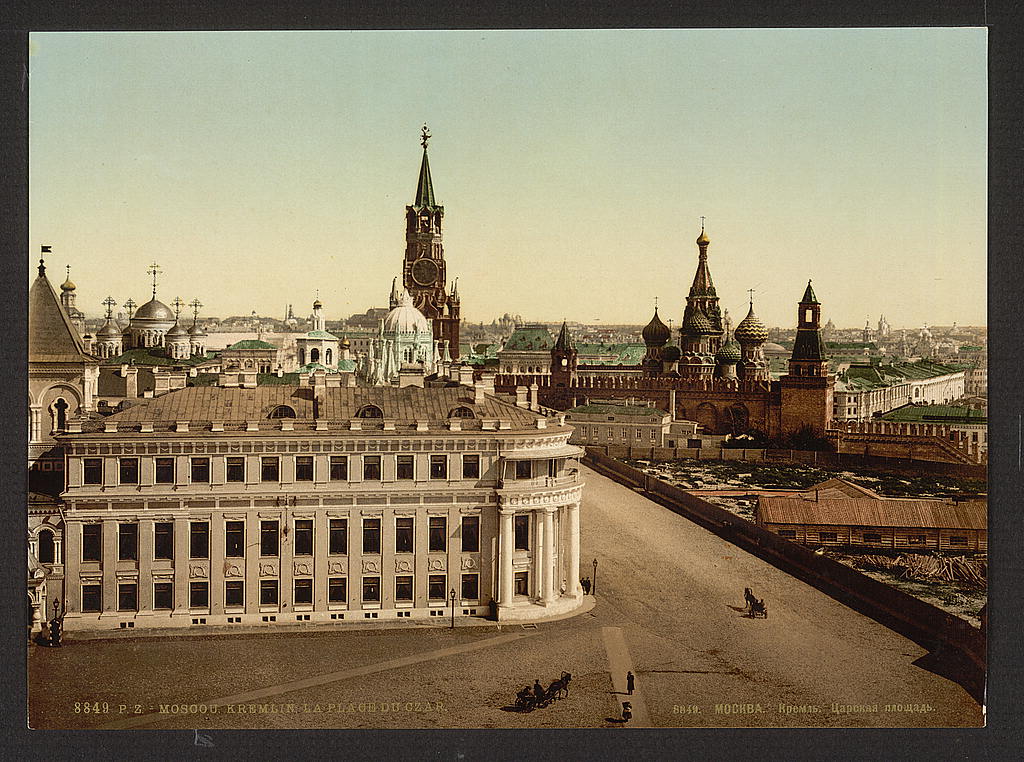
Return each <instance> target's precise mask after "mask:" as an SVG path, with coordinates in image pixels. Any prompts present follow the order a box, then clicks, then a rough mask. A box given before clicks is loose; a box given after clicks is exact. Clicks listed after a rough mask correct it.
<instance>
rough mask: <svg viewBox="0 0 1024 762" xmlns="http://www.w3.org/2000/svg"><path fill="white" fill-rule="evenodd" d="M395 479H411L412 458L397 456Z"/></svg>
mask: <svg viewBox="0 0 1024 762" xmlns="http://www.w3.org/2000/svg"><path fill="white" fill-rule="evenodd" d="M397 461H398V463H397V466H396V473H395V475H396V477H397V478H399V479H412V478H413V456H412V455H399V456H398V458H397Z"/></svg>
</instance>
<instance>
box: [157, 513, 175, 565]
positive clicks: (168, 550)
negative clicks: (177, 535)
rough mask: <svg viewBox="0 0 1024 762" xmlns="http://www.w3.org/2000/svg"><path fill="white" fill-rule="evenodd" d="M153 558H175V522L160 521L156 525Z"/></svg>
mask: <svg viewBox="0 0 1024 762" xmlns="http://www.w3.org/2000/svg"><path fill="white" fill-rule="evenodd" d="M153 558H162V559H173V558H174V522H172V521H158V522H157V523H156V524H155V525H154V527H153Z"/></svg>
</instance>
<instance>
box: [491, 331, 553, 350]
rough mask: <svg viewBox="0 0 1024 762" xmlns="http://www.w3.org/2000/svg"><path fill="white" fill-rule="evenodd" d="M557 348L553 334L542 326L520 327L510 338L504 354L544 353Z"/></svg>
mask: <svg viewBox="0 0 1024 762" xmlns="http://www.w3.org/2000/svg"><path fill="white" fill-rule="evenodd" d="M553 346H555V340H554V338H553V337H552V336H551V333H550V332H549V331H548V329H547V328H545V327H544V326H542V325H524V326H519V327H518V328H516V329H515V330H514V331H512V335H511V336H509V337H508V340H507V341H506V342H505V346H503V347H502V348H501V351H503V352H523V351H531V350H533V351H544V352H550V351H551V348H552V347H553Z"/></svg>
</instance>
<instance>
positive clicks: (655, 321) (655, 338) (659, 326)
mask: <svg viewBox="0 0 1024 762" xmlns="http://www.w3.org/2000/svg"><path fill="white" fill-rule="evenodd" d="M640 335H641V336H643V338H644V344H646V345H647V346H649V347H661V346H664V345H665V344H667V343H668V340H669V339H671V338H672V332H671V331H669V329H668V326H667V325H665V324H664V323H662V322H661V318H659V317H658V308H657V307H655V308H654V317H652V318H651V322H650V323H648V324H647V325H646V326H644V330H643V331H641V333H640Z"/></svg>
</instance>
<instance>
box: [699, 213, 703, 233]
mask: <svg viewBox="0 0 1024 762" xmlns="http://www.w3.org/2000/svg"><path fill="white" fill-rule="evenodd" d="M700 232H702V233H703V232H704V215H703V214H702V215H701V216H700Z"/></svg>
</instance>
